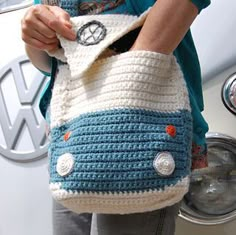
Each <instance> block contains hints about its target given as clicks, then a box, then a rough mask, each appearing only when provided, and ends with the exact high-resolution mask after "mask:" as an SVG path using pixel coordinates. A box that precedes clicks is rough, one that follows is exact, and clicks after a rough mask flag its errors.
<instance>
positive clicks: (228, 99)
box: [221, 73, 236, 114]
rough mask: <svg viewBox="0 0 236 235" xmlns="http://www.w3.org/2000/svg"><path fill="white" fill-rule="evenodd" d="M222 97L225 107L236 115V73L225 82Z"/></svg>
mask: <svg viewBox="0 0 236 235" xmlns="http://www.w3.org/2000/svg"><path fill="white" fill-rule="evenodd" d="M221 97H222V101H223V103H224V105H225V107H226V108H227V109H228V110H229V111H230V112H232V113H233V114H236V73H234V74H232V75H230V76H229V77H228V78H227V79H226V81H225V82H224V84H223V86H222V90H221Z"/></svg>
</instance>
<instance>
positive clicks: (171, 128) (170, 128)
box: [166, 125, 176, 137]
mask: <svg viewBox="0 0 236 235" xmlns="http://www.w3.org/2000/svg"><path fill="white" fill-rule="evenodd" d="M166 133H167V134H168V135H170V136H171V137H175V136H176V128H175V126H173V125H168V126H167V127H166Z"/></svg>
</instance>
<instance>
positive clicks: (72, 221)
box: [53, 202, 180, 235]
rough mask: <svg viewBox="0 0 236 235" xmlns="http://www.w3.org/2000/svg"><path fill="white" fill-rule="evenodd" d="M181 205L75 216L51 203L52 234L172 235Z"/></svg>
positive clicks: (60, 206)
mask: <svg viewBox="0 0 236 235" xmlns="http://www.w3.org/2000/svg"><path fill="white" fill-rule="evenodd" d="M179 207H180V203H177V204H175V205H173V206H170V207H166V208H163V209H160V210H156V211H152V212H146V213H137V214H126V215H108V214H93V215H92V214H76V213H74V212H71V211H69V210H68V209H66V208H64V207H63V206H62V205H60V204H58V203H56V202H54V204H53V228H54V233H53V235H174V233H175V221H176V217H177V215H178V211H179Z"/></svg>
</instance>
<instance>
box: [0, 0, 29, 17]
mask: <svg viewBox="0 0 236 235" xmlns="http://www.w3.org/2000/svg"><path fill="white" fill-rule="evenodd" d="M9 2H10V3H11V1H8V2H7V3H8V4H9ZM3 3H4V2H2V3H0V14H3V13H7V12H10V11H16V10H20V9H23V8H26V7H29V6H31V5H33V1H32V0H24V1H22V2H20V3H16V4H13V3H14V2H13V3H12V4H11V5H10V4H9V5H8V4H6V6H4V4H3Z"/></svg>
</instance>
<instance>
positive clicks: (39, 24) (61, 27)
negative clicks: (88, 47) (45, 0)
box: [21, 5, 76, 51]
mask: <svg viewBox="0 0 236 235" xmlns="http://www.w3.org/2000/svg"><path fill="white" fill-rule="evenodd" d="M21 29H22V30H21V31H22V39H23V41H24V42H25V43H26V44H29V45H30V46H31V47H35V48H37V49H40V50H50V51H53V50H55V49H56V48H57V47H58V44H59V41H58V39H57V37H56V34H60V35H62V36H63V37H65V38H66V39H68V40H75V37H76V36H75V33H74V32H73V31H72V25H71V23H70V16H69V14H68V13H67V12H65V11H64V10H62V9H61V8H59V7H56V6H47V5H36V6H33V7H31V8H30V9H29V10H28V11H27V12H26V14H25V16H24V17H23V19H22V21H21Z"/></svg>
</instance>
